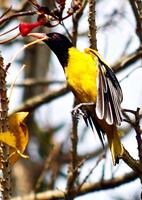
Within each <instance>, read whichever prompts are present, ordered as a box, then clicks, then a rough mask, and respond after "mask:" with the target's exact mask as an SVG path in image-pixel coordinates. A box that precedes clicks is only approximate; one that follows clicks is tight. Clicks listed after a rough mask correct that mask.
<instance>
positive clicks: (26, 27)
mask: <svg viewBox="0 0 142 200" xmlns="http://www.w3.org/2000/svg"><path fill="white" fill-rule="evenodd" d="M42 25H43V22H42V21H37V22H33V23H20V24H19V31H20V34H21V35H22V36H23V37H24V36H27V35H28V34H29V33H30V32H31V31H32V30H33V29H34V28H37V27H39V26H42Z"/></svg>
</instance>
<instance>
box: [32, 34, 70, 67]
mask: <svg viewBox="0 0 142 200" xmlns="http://www.w3.org/2000/svg"><path fill="white" fill-rule="evenodd" d="M29 35H30V36H33V37H36V38H43V37H45V34H44V33H31V34H29ZM46 36H47V39H45V40H43V41H44V42H45V43H46V44H47V45H48V46H49V48H50V49H51V50H52V51H53V52H54V53H55V55H56V56H57V57H58V59H59V61H60V63H61V65H62V66H63V68H64V67H66V66H67V62H68V56H69V55H68V50H69V48H70V47H72V46H73V44H72V43H71V41H70V40H69V39H68V38H67V37H66V36H64V35H62V34H60V33H48V34H47V35H46Z"/></svg>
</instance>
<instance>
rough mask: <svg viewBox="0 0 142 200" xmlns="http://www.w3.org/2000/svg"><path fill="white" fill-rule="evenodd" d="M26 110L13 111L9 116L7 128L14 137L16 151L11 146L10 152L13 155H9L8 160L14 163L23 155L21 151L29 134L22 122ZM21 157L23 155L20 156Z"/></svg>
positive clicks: (26, 113)
mask: <svg viewBox="0 0 142 200" xmlns="http://www.w3.org/2000/svg"><path fill="white" fill-rule="evenodd" d="M27 115H28V112H19V113H14V114H13V115H11V116H10V117H9V128H10V131H11V132H12V133H13V134H14V136H15V137H16V151H15V149H13V148H10V154H13V153H14V154H13V156H11V157H10V159H9V162H10V163H11V164H14V163H15V162H16V161H17V160H18V159H19V158H20V156H21V155H24V154H23V152H24V150H25V148H26V146H27V144H28V139H29V134H28V129H27V126H26V125H25V124H24V122H23V120H24V119H25V118H26V117H27ZM22 157H23V156H22Z"/></svg>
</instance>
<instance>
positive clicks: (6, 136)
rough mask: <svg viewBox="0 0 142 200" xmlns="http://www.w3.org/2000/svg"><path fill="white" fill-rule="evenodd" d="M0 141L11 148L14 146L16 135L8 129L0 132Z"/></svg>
mask: <svg viewBox="0 0 142 200" xmlns="http://www.w3.org/2000/svg"><path fill="white" fill-rule="evenodd" d="M0 141H1V142H4V143H5V144H7V145H9V146H11V147H13V148H16V137H15V136H14V135H13V133H11V132H9V131H7V132H3V133H0Z"/></svg>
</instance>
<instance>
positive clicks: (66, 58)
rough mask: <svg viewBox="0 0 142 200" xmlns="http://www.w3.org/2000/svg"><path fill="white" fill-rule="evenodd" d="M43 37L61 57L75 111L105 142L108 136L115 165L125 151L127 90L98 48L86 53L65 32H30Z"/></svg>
mask: <svg viewBox="0 0 142 200" xmlns="http://www.w3.org/2000/svg"><path fill="white" fill-rule="evenodd" d="M28 35H29V36H31V37H34V38H36V39H42V38H45V39H44V40H43V42H44V43H45V44H46V45H48V47H49V48H50V49H51V50H52V51H53V52H54V54H55V55H56V56H57V58H58V60H59V62H60V64H61V66H62V67H63V70H64V73H65V76H66V81H67V86H68V88H69V89H70V90H71V91H72V92H73V94H74V96H75V98H76V100H77V102H78V104H77V106H75V108H73V111H72V114H73V115H74V116H75V115H79V114H81V115H82V117H83V119H84V121H85V123H86V125H87V126H89V125H90V126H91V127H92V129H93V130H94V128H95V130H96V131H97V133H98V135H99V138H100V140H101V142H102V144H103V145H104V136H105V135H106V136H107V140H108V145H109V148H110V151H111V155H112V162H113V164H114V165H116V164H118V163H119V159H120V158H121V156H122V154H123V145H122V143H121V141H120V131H118V129H117V126H119V125H121V122H122V109H121V102H122V100H123V93H122V89H121V87H120V84H119V82H118V80H117V78H116V76H115V74H114V72H113V70H112V69H111V68H110V67H109V66H108V64H107V63H106V62H105V60H104V59H103V57H102V56H101V55H100V54H99V53H98V51H97V50H94V49H91V48H85V49H84V52H82V51H80V50H78V49H77V48H76V47H74V46H73V43H72V42H71V41H70V39H68V38H67V37H66V36H65V35H63V34H60V33H57V32H51V33H48V34H46V33H29V34H28Z"/></svg>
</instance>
